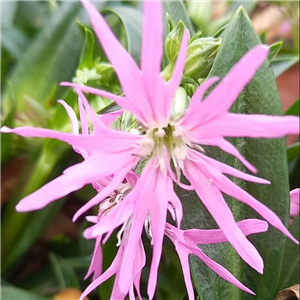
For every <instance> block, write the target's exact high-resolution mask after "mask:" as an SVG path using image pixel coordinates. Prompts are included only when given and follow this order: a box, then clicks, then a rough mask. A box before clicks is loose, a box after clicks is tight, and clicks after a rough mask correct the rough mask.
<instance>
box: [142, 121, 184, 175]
mask: <svg viewBox="0 0 300 300" xmlns="http://www.w3.org/2000/svg"><path fill="white" fill-rule="evenodd" d="M145 131H146V134H145V135H144V137H143V139H142V141H141V144H140V147H139V152H138V155H140V156H141V157H142V158H148V157H154V158H155V159H156V160H157V162H158V164H159V166H160V168H161V170H162V171H163V172H165V171H166V165H165V152H167V153H168V155H169V157H170V158H171V159H172V161H173V163H174V166H175V168H176V170H177V169H182V166H183V165H182V163H183V160H184V159H185V158H186V156H187V143H186V142H185V141H184V137H183V132H182V130H181V128H180V127H179V126H178V125H177V124H175V123H171V124H169V125H168V126H167V127H164V128H154V129H152V128H149V129H147V130H145Z"/></svg>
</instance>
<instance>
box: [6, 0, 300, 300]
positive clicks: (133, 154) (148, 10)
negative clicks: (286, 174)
mask: <svg viewBox="0 0 300 300" xmlns="http://www.w3.org/2000/svg"><path fill="white" fill-rule="evenodd" d="M83 5H84V6H85V7H86V9H87V11H88V13H89V16H90V19H91V23H92V25H93V27H94V30H95V32H96V34H97V36H98V38H99V40H100V42H101V44H102V47H103V49H104V50H105V52H106V54H107V57H108V58H109V60H110V62H111V63H112V65H113V66H114V69H115V71H116V73H117V75H118V77H119V80H120V82H121V85H122V87H123V91H124V93H125V96H124V97H122V96H117V95H114V94H111V93H109V92H107V91H101V90H98V89H95V88H91V87H87V86H80V85H76V84H72V83H63V84H62V85H64V86H72V87H74V88H75V90H76V92H77V93H78V95H79V98H80V101H82V102H83V104H84V108H85V110H86V112H87V114H88V115H89V117H90V119H91V121H92V123H93V127H94V130H93V132H92V133H91V134H87V125H86V123H85V122H82V134H79V133H78V132H77V131H76V132H75V131H74V130H73V134H67V133H61V132H56V131H53V130H48V129H37V128H32V127H21V128H15V129H10V128H7V127H3V128H2V129H1V131H2V132H6V133H8V132H13V133H16V134H19V135H22V136H27V137H46V138H55V139H59V140H62V141H65V142H67V143H69V144H70V145H72V146H73V148H74V149H75V151H78V152H79V153H80V154H81V155H82V156H83V157H84V161H83V162H82V163H79V164H76V165H74V166H72V167H70V168H68V169H67V170H65V171H64V173H63V174H62V175H61V176H59V177H58V178H56V179H54V180H53V181H51V182H49V183H48V184H46V185H45V186H43V187H42V188H40V189H39V190H38V191H36V192H34V193H33V194H31V195H29V196H27V197H25V198H24V199H22V200H21V201H20V203H19V204H18V205H17V210H18V211H30V210H36V209H40V208H42V207H44V206H46V205H47V204H49V203H50V202H52V201H54V200H57V199H59V198H61V197H63V196H65V195H67V194H69V193H71V192H72V191H75V190H78V189H80V188H81V187H83V186H84V185H85V184H89V183H93V184H94V186H96V185H97V184H96V183H97V182H98V183H99V182H100V183H101V182H102V181H103V180H106V179H107V178H110V179H111V180H108V182H107V185H105V186H102V187H103V188H101V189H99V193H98V194H97V195H96V196H95V197H94V198H93V199H91V200H90V201H89V202H88V203H87V204H85V205H84V206H83V207H82V208H81V209H80V210H79V211H78V212H77V213H76V214H75V216H74V220H76V219H77V218H78V217H79V216H80V215H81V214H82V213H84V212H85V211H87V210H88V209H89V208H91V207H92V206H94V205H99V204H100V206H101V203H103V201H105V199H107V197H109V196H110V195H111V194H112V193H114V191H115V190H118V188H119V187H120V185H121V184H123V183H124V179H126V178H128V176H129V174H131V173H132V170H133V169H134V168H135V167H136V165H137V164H138V163H139V162H140V161H141V160H143V161H144V162H147V164H146V167H145V168H144V169H143V172H142V174H141V176H140V178H139V179H138V181H137V183H136V184H135V186H134V187H133V188H132V190H131V192H130V193H128V194H127V195H125V196H124V198H123V200H122V201H121V202H120V203H118V205H116V206H115V207H114V208H113V209H112V210H111V211H110V212H109V213H108V214H107V215H106V217H105V218H104V217H103V218H100V219H99V221H98V222H97V223H96V224H95V225H94V226H92V227H90V228H88V229H87V230H86V232H85V236H86V237H87V238H98V239H99V240H98V244H99V241H100V240H101V238H102V236H103V235H104V234H106V238H108V237H109V236H110V235H111V234H112V232H113V231H114V229H116V228H117V227H118V226H120V225H123V226H125V227H124V230H123V231H121V235H122V239H121V240H122V241H123V239H125V242H124V243H123V242H122V243H121V244H120V249H119V252H118V255H117V257H116V259H115V261H114V262H115V264H113V265H112V266H111V268H110V269H109V270H110V271H109V272H108V270H107V271H106V272H107V273H106V272H105V273H103V274H102V275H101V276H103V277H102V279H103V278H104V277H105V276H111V275H112V274H116V275H117V276H116V281H115V287H114V291H113V294H114V293H117V294H118V295H122V297H121V298H120V299H123V298H125V296H126V294H127V293H128V292H129V293H131V291H132V289H133V285H134V284H135V283H134V278H136V276H138V275H137V274H139V272H140V268H142V265H143V263H142V262H143V259H142V258H141V259H140V260H139V262H138V263H137V262H136V259H135V258H136V257H137V256H139V257H142V252H143V250H141V246H140V243H141V234H142V231H143V228H144V227H145V230H146V233H147V234H148V236H149V238H150V240H151V242H152V244H153V256H152V262H151V268H150V274H149V282H148V296H149V299H153V296H154V292H155V287H156V282H157V271H158V266H159V261H160V257H161V252H162V242H163V236H164V228H165V226H166V216H167V212H168V211H169V212H170V214H171V215H172V216H173V218H174V220H175V221H176V222H177V226H178V230H177V231H176V230H175V229H174V230H173V229H172V232H173V233H174V234H175V237H174V239H175V240H178V241H180V243H181V244H180V245H181V246H180V247H183V246H182V245H184V247H186V246H185V245H189V246H187V247H188V248H189V247H190V244H191V243H192V242H191V241H188V240H184V241H183V240H182V236H181V231H179V228H180V224H181V219H182V207H181V202H180V200H179V199H178V197H177V195H176V194H175V192H174V190H173V181H175V182H176V183H177V184H178V185H180V186H181V187H184V188H186V189H189V190H191V189H193V190H195V191H196V192H197V194H198V195H199V197H200V199H201V201H202V202H203V203H204V205H205V206H206V208H207V209H208V211H209V212H210V213H211V215H212V216H213V218H214V219H215V221H216V223H217V224H218V225H219V227H220V229H221V230H222V232H223V234H224V236H225V237H226V239H227V240H228V241H229V242H230V243H231V244H232V246H233V247H234V248H235V249H236V251H237V252H238V253H239V255H240V256H241V257H242V258H243V260H244V261H245V262H247V263H248V264H249V265H250V266H252V267H253V268H254V269H256V270H257V271H258V272H260V273H262V271H263V261H262V258H261V257H260V255H259V253H258V251H257V250H256V249H255V247H254V246H253V245H252V244H251V242H250V241H249V240H248V239H247V238H246V235H245V233H244V232H243V231H242V230H241V228H240V227H239V226H238V225H237V223H236V222H235V220H234V217H233V215H232V213H231V211H230V209H229V207H228V205H227V204H226V202H225V200H224V198H223V196H222V193H225V194H227V195H229V196H232V197H234V198H236V199H238V200H239V201H242V202H244V203H246V204H247V205H249V206H250V207H252V208H253V209H254V210H255V211H257V212H258V213H259V214H260V215H261V216H262V217H264V218H265V219H266V220H267V221H268V222H269V223H270V224H272V225H273V226H275V227H276V228H278V229H279V230H280V231H282V232H283V233H284V234H285V235H287V236H288V237H289V238H291V239H292V240H294V241H295V242H297V241H296V240H295V239H294V238H293V237H292V236H291V234H290V233H289V232H288V230H287V229H286V228H285V227H284V225H283V224H282V222H281V221H280V219H279V218H278V217H277V216H276V215H275V214H274V213H273V212H272V211H271V210H270V209H268V208H267V207H266V206H264V205H263V204H262V203H260V202H259V201H258V200H256V199H255V198H254V197H252V196H251V195H250V194H248V193H247V192H246V191H244V190H243V189H242V188H240V187H239V186H237V185H235V184H234V183H233V182H232V181H231V180H229V179H228V178H227V177H226V176H225V175H224V174H228V175H232V176H235V177H238V178H241V179H244V180H247V181H252V182H255V183H260V184H269V181H267V180H265V179H261V178H258V177H255V176H252V175H248V174H245V173H243V172H241V171H238V170H236V169H234V168H232V167H230V166H227V165H225V164H223V163H221V162H218V161H216V160H214V159H212V158H209V157H207V156H206V155H205V154H204V152H203V149H202V147H201V146H200V145H211V146H217V147H220V148H221V149H222V150H223V151H225V152H227V153H229V154H231V155H234V156H235V157H237V158H238V159H240V160H241V162H242V163H243V164H244V165H245V166H246V167H247V168H248V169H249V170H251V171H253V172H256V169H255V167H254V166H252V165H251V164H250V163H249V162H248V161H247V160H246V159H245V158H244V157H243V156H242V155H241V154H240V153H239V151H238V150H237V149H236V148H235V147H234V146H233V145H232V144H231V143H229V142H228V141H227V140H226V139H225V137H252V138H255V137H256V138H261V137H265V138H275V137H281V136H284V135H286V134H287V133H291V134H297V133H299V126H298V121H299V120H298V118H297V117H293V116H286V117H280V116H267V115H242V114H232V113H229V112H228V110H229V108H230V107H231V105H232V104H233V103H234V101H235V100H236V99H237V97H238V95H239V94H240V93H241V91H242V90H243V89H244V87H245V86H246V85H247V84H248V83H249V81H250V80H251V78H252V77H253V76H254V74H255V72H256V71H257V69H258V68H259V67H260V65H261V64H262V63H263V61H264V60H265V59H266V57H267V55H268V47H267V46H263V45H260V46H257V47H255V48H254V49H252V50H251V51H249V52H248V53H247V54H246V55H245V56H244V57H243V58H242V59H241V60H240V61H239V62H238V63H237V64H236V65H235V66H234V67H233V68H232V69H231V71H230V72H229V73H228V74H227V76H226V77H225V78H224V79H223V80H222V81H221V82H220V83H219V84H218V85H217V86H216V87H215V88H214V89H213V91H212V92H211V93H210V94H209V96H207V97H206V98H205V101H202V100H203V97H204V94H205V92H206V90H207V89H208V88H209V87H210V86H211V85H212V84H213V83H216V82H217V80H218V78H216V77H213V78H210V79H208V80H207V81H206V82H204V83H203V84H202V85H201V86H200V87H199V88H198V90H197V91H196V92H195V94H194V96H193V97H192V99H191V104H190V106H189V108H188V109H187V111H186V112H185V113H184V114H183V115H182V116H179V117H176V118H175V117H174V116H172V114H171V105H172V101H173V98H174V95H175V92H176V89H177V88H178V86H179V84H180V82H181V78H182V73H183V68H184V64H185V57H186V49H187V41H188V33H187V32H185V34H184V37H183V40H182V45H181V50H180V52H179V55H178V58H177V62H176V65H175V67H174V70H173V75H172V77H171V79H170V80H169V81H168V82H165V81H164V79H163V78H162V77H161V75H160V72H161V69H160V66H161V59H162V54H163V45H162V31H163V24H162V19H161V17H162V11H161V5H160V3H159V2H148V1H145V2H144V28H143V35H144V37H145V38H144V39H143V45H142V60H141V69H139V67H138V66H137V65H136V63H135V62H134V60H133V59H132V57H131V56H130V55H129V54H128V53H127V51H126V50H125V49H124V48H123V47H122V45H121V44H120V43H119V42H118V40H117V39H116V37H115V36H114V35H113V33H112V31H111V30H110V28H109V27H108V25H107V24H106V22H105V20H104V18H103V17H102V16H101V14H100V13H99V12H98V11H97V9H96V8H95V7H94V6H93V5H92V4H91V3H90V2H83ZM83 92H88V93H94V94H96V95H100V96H104V97H107V98H110V99H112V100H114V101H115V102H116V103H117V104H119V105H120V106H121V107H123V108H124V109H126V110H127V111H129V112H130V113H132V114H133V115H134V116H135V117H136V119H137V120H138V122H139V124H140V128H137V130H136V131H137V132H138V134H136V133H130V132H121V131H117V130H113V129H111V128H109V126H108V125H109V124H110V123H111V121H112V120H113V118H114V117H115V115H109V116H106V117H105V118H104V119H103V118H100V117H99V116H98V115H97V114H96V113H95V112H94V111H93V110H92V109H91V107H90V105H89V103H88V101H87V100H86V98H85V96H84V94H83ZM221 100H222V101H221ZM216 108H218V109H216ZM81 109H82V111H83V106H82V108H81ZM71 119H74V118H73V117H72V118H71ZM74 122H75V119H74ZM84 124H85V125H84ZM139 129H140V130H139ZM170 161H172V164H173V165H174V166H175V169H176V175H175V174H174V173H173V171H172V169H171V164H170ZM181 173H183V174H184V175H185V176H186V178H187V179H188V180H189V182H190V183H191V185H190V186H186V185H183V184H182V183H180V182H179V180H178V179H179V178H180V175H181ZM124 224H125V225H124ZM172 228H173V227H172ZM176 236H177V237H176ZM175 240H174V241H175ZM178 243H179V242H178ZM189 249H190V248H189ZM193 251H194V250H193ZM197 253H198V252H197ZM199 253H200V252H199ZM199 253H198V254H199ZM198 254H197V255H198ZM199 256H200V254H199ZM202 259H204V258H203V256H202ZM93 266H94V265H93ZM93 268H94V267H92V269H93ZM104 274H107V275H105V276H104ZM97 275H98V274H97ZM101 276H100V277H101ZM100 277H99V278H100ZM105 278H106V277H105ZM102 279H101V280H102ZM101 280H100V279H99V281H97V283H95V284H94V286H95V285H97V284H100V282H101ZM103 280H104V279H103ZM112 299H113V298H112Z"/></svg>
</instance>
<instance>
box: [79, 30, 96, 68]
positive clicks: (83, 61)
mask: <svg viewBox="0 0 300 300" xmlns="http://www.w3.org/2000/svg"><path fill="white" fill-rule="evenodd" d="M79 26H81V25H79ZM84 31H85V40H84V44H83V48H82V51H81V56H80V63H79V67H78V69H83V68H84V67H85V68H88V69H90V68H92V67H93V51H94V44H95V38H94V34H93V33H92V31H91V30H89V29H88V28H86V27H85V28H84Z"/></svg>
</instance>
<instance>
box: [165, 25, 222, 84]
mask: <svg viewBox="0 0 300 300" xmlns="http://www.w3.org/2000/svg"><path fill="white" fill-rule="evenodd" d="M169 27H170V28H172V27H171V26H169ZM185 30H186V27H185V25H184V24H183V22H182V21H179V22H178V24H177V25H176V27H174V28H173V29H172V30H171V31H170V33H169V34H168V36H167V38H166V41H165V50H166V55H167V58H168V60H169V62H170V65H169V66H168V67H167V68H166V69H165V70H164V71H163V76H164V75H166V76H164V77H165V78H166V79H167V80H168V79H169V78H170V77H171V76H170V75H171V74H169V73H170V72H171V71H172V70H173V67H174V65H175V63H176V59H177V56H178V53H179V50H180V45H181V40H182V37H183V34H184V31H185ZM200 35H201V32H200V33H197V34H196V35H195V36H194V37H193V38H192V39H191V40H190V43H189V45H188V49H187V59H186V63H185V68H184V76H185V77H186V78H191V79H193V80H198V79H199V78H205V77H206V76H207V75H208V73H209V71H210V69H211V67H212V65H213V62H214V59H215V57H216V55H217V53H218V50H219V46H220V44H221V39H219V38H218V39H215V38H212V37H207V38H201V37H200Z"/></svg>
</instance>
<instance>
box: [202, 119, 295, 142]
mask: <svg viewBox="0 0 300 300" xmlns="http://www.w3.org/2000/svg"><path fill="white" fill-rule="evenodd" d="M206 131H207V132H209V133H210V136H211V138H215V137H216V138H217V137H224V136H226V137H252V138H276V137H282V136H285V135H287V134H299V117H296V116H284V117H283V116H269V115H254V114H251V115H245V114H232V113H227V114H224V115H223V116H220V117H219V118H218V119H216V120H214V121H212V122H211V123H209V124H207V125H206Z"/></svg>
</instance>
